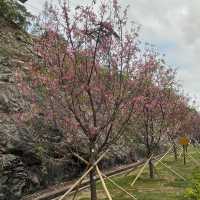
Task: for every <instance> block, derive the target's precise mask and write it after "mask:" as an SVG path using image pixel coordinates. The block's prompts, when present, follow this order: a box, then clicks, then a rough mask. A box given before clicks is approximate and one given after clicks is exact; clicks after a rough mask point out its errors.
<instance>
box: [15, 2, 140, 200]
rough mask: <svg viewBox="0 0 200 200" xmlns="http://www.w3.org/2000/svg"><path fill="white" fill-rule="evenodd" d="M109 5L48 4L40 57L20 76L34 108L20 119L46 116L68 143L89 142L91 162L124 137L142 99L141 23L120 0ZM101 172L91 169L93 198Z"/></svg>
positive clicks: (37, 43) (38, 44)
mask: <svg viewBox="0 0 200 200" xmlns="http://www.w3.org/2000/svg"><path fill="white" fill-rule="evenodd" d="M110 5H111V4H110V3H109V2H107V3H101V4H100V6H99V8H97V7H96V5H94V4H92V5H91V6H77V7H76V8H75V10H71V9H70V7H69V5H68V4H67V3H66V2H64V3H63V4H61V7H60V8H59V9H55V8H53V7H52V6H49V7H48V9H47V10H46V15H45V17H43V18H41V21H39V22H40V26H41V27H42V28H43V29H42V34H41V35H40V37H38V38H37V39H35V42H34V51H35V52H36V54H37V57H35V58H34V59H33V60H31V62H30V63H29V66H28V68H27V69H26V71H25V74H26V75H25V76H24V77H18V79H19V80H20V81H19V87H20V88H21V91H22V94H23V95H24V96H25V97H26V98H27V99H28V100H29V101H30V102H31V108H32V109H31V110H30V112H29V113H23V114H22V115H21V118H22V119H24V120H27V119H30V118H33V117H35V116H37V115H39V114H40V115H42V116H43V117H44V118H45V121H46V123H48V124H51V125H53V126H54V127H56V128H57V129H60V130H62V132H63V133H64V137H65V139H66V140H65V141H70V142H71V143H73V145H75V146H79V145H80V144H81V143H82V142H83V141H84V143H86V144H87V147H88V158H89V160H88V161H89V163H90V165H93V164H94V163H95V161H96V160H97V159H98V157H99V156H100V155H101V154H102V153H103V152H105V151H106V150H107V149H108V148H109V146H110V145H112V144H113V143H115V142H116V141H117V140H120V138H121V137H122V136H123V134H124V133H125V130H126V126H127V125H128V123H129V121H130V118H131V116H132V114H133V112H134V107H135V105H136V103H137V101H138V100H139V99H140V98H139V97H138V90H137V88H139V87H136V84H137V80H136V76H135V74H136V73H137V66H138V65H137V64H138V54H139V48H138V45H139V41H138V39H137V36H138V34H137V27H134V26H132V28H131V29H130V28H128V27H127V15H126V13H127V10H126V9H125V10H124V11H122V9H121V7H120V5H119V4H118V3H117V1H116V0H114V1H113V2H112V6H110ZM18 76H19V74H18ZM95 173H96V171H95V168H93V170H91V172H90V185H91V199H92V200H96V199H97V194H96V182H95Z"/></svg>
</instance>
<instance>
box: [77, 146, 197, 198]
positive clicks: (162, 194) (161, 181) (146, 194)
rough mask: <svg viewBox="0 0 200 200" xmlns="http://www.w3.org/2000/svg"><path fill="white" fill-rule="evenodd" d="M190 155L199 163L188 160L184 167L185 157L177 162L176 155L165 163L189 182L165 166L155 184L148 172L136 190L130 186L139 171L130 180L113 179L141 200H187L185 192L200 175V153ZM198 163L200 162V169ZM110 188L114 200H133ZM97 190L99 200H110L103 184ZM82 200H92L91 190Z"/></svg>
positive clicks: (192, 150)
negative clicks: (192, 180)
mask: <svg viewBox="0 0 200 200" xmlns="http://www.w3.org/2000/svg"><path fill="white" fill-rule="evenodd" d="M188 152H189V153H190V155H192V156H193V157H194V158H195V159H196V163H195V162H194V161H193V160H192V158H190V157H187V163H186V165H185V166H184V165H183V158H182V157H181V158H179V160H178V161H177V162H175V161H174V157H173V155H172V154H170V155H168V156H167V157H166V158H164V159H163V163H165V164H166V165H167V166H169V167H171V168H172V169H173V170H175V171H176V172H178V173H179V174H180V175H181V176H183V177H184V178H185V179H186V181H184V180H182V179H181V178H179V177H178V176H176V175H174V174H173V173H172V172H171V171H169V170H168V169H166V168H165V167H164V166H162V165H161V164H158V165H157V167H156V171H157V175H156V177H155V179H154V180H151V179H150V178H149V175H148V168H147V169H145V171H144V172H143V173H142V175H141V177H140V178H139V179H138V180H137V182H136V183H135V185H134V186H133V187H131V186H130V184H131V182H132V181H133V180H134V178H135V177H136V175H137V173H138V171H139V169H138V170H136V171H134V172H132V173H131V174H129V175H128V176H125V175H120V176H115V177H112V180H114V181H115V182H116V183H117V184H119V185H120V186H122V187H123V188H124V189H126V190H127V191H128V192H129V193H131V194H133V195H134V196H135V197H136V198H137V199H138V200H160V199H162V200H183V199H184V198H183V194H184V191H185V189H186V188H187V187H188V186H189V185H190V181H191V179H192V177H193V176H194V174H195V173H200V151H199V152H198V151H197V150H196V149H194V148H190V149H189V150H188ZM197 162H199V166H198V163H197ZM106 185H107V187H108V189H109V191H110V193H111V196H112V198H113V200H130V199H132V198H131V197H129V196H128V195H127V194H125V193H123V192H121V191H120V190H119V189H118V188H116V187H115V186H114V185H113V184H112V183H110V182H108V181H106ZM97 188H98V199H99V200H106V199H107V198H106V196H105V193H104V190H103V188H102V186H101V183H99V182H98V185H97ZM78 199H79V200H89V199H90V197H89V190H88V191H83V192H81V193H80V195H79V198H78Z"/></svg>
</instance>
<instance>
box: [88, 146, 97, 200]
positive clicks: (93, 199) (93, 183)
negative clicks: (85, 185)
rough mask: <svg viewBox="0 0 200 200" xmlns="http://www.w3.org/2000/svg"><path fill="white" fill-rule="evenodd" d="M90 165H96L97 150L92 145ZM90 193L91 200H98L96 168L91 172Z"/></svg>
mask: <svg viewBox="0 0 200 200" xmlns="http://www.w3.org/2000/svg"><path fill="white" fill-rule="evenodd" d="M90 155H91V157H90V163H91V165H92V164H94V163H95V148H94V145H91V148H90ZM90 192H91V200H97V190H96V168H95V167H94V168H93V169H92V170H91V171H90Z"/></svg>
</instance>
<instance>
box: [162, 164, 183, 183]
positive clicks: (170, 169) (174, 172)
mask: <svg viewBox="0 0 200 200" xmlns="http://www.w3.org/2000/svg"><path fill="white" fill-rule="evenodd" d="M159 162H160V163H161V164H162V165H163V166H164V167H165V168H167V169H168V170H169V171H171V172H172V173H173V174H175V175H176V176H178V177H179V178H181V179H182V180H184V181H186V179H185V178H184V177H183V176H181V175H180V174H178V173H177V172H176V171H175V170H173V169H172V168H170V167H169V166H167V165H166V164H165V163H163V162H162V161H159Z"/></svg>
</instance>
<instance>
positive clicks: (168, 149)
mask: <svg viewBox="0 0 200 200" xmlns="http://www.w3.org/2000/svg"><path fill="white" fill-rule="evenodd" d="M171 149H172V146H171V147H170V148H169V149H168V151H167V152H166V153H165V154H164V155H163V156H162V157H161V158H160V159H159V160H158V161H156V163H155V164H154V166H155V167H156V166H157V165H158V163H159V161H161V160H163V159H164V158H165V156H166V155H168V154H169V152H170V151H171Z"/></svg>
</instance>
